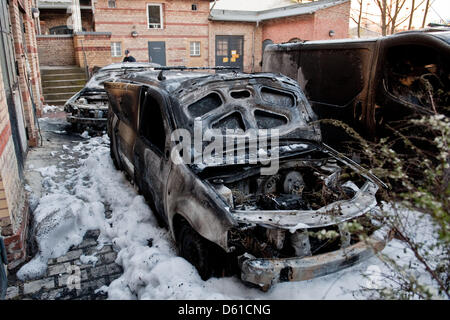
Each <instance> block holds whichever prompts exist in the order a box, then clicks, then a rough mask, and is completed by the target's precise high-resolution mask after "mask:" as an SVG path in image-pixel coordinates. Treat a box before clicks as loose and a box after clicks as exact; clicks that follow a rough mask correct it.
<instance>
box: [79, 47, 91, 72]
mask: <svg viewBox="0 0 450 320" xmlns="http://www.w3.org/2000/svg"><path fill="white" fill-rule="evenodd" d="M80 41H81V49H82V50H83V59H84V72H85V73H86V77H87V79H88V80H89V79H90V78H91V75H90V73H89V66H88V63H87V57H86V51H85V50H84V44H83V40H80Z"/></svg>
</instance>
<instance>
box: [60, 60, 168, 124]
mask: <svg viewBox="0 0 450 320" xmlns="http://www.w3.org/2000/svg"><path fill="white" fill-rule="evenodd" d="M155 66H159V64H156V63H140V62H132V63H130V62H127V63H113V64H110V65H108V66H106V67H103V68H101V69H99V70H98V71H97V72H96V73H95V74H94V75H93V76H92V77H91V79H89V81H88V82H87V83H86V85H85V86H84V88H83V89H81V90H80V91H79V92H78V93H76V94H75V95H73V96H72V97H71V98H70V99H69V100H67V102H66V103H65V105H64V111H66V112H67V113H68V115H67V121H68V122H69V123H71V124H72V127H73V129H74V130H76V131H77V130H78V129H79V128H80V127H93V128H97V129H101V128H104V127H106V119H107V112H108V97H107V96H106V92H105V89H104V88H103V83H104V82H105V81H111V80H113V79H115V78H116V77H118V76H121V75H124V74H126V73H129V72H138V71H145V70H149V69H152V68H154V67H155Z"/></svg>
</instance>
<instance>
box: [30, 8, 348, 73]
mask: <svg viewBox="0 0 450 320" xmlns="http://www.w3.org/2000/svg"><path fill="white" fill-rule="evenodd" d="M61 1H63V2H64V1H68V0H41V1H39V3H40V10H41V18H40V26H41V33H42V35H41V36H39V37H38V41H39V53H40V61H41V64H42V65H49V64H52V65H58V64H60V65H69V64H77V65H79V66H85V65H86V64H87V65H88V66H89V67H90V68H92V67H93V66H104V65H107V64H110V63H112V62H118V61H121V60H122V59H123V56H124V51H125V49H129V50H130V51H131V53H132V55H133V56H134V57H135V58H136V59H137V60H138V61H149V60H150V59H151V60H152V62H156V63H160V64H162V65H169V66H173V65H186V66H206V65H229V66H237V67H240V68H241V69H242V70H244V71H246V72H251V71H259V70H260V68H261V67H260V62H261V60H262V50H263V44H266V43H271V42H273V43H281V42H288V41H298V40H322V39H331V38H347V36H348V23H349V15H350V0H318V1H314V2H307V1H308V0H304V1H305V2H304V3H299V4H295V3H292V2H291V1H287V0H280V2H281V3H282V6H281V7H279V6H278V7H275V8H269V9H265V10H262V11H257V10H256V11H255V10H253V11H245V10H239V6H237V7H236V8H226V9H223V8H222V9H217V7H219V4H226V3H227V1H228V0H218V1H217V3H216V2H215V1H210V0H133V1H128V0H96V1H90V0H79V1H80V12H81V25H82V27H83V30H85V31H82V32H75V33H74V34H61V33H64V30H65V29H64V25H62V23H63V21H65V20H67V19H68V17H69V16H68V15H67V12H68V11H70V10H69V9H68V8H69V7H70V5H71V4H70V1H69V3H66V4H65V6H66V9H56V5H53V9H52V7H51V5H48V3H51V2H55V3H58V6H59V7H63V6H64V5H62V4H61ZM252 1H253V2H254V3H255V4H256V5H258V1H256V0H249V1H247V2H246V3H249V2H252ZM44 3H47V5H45V6H44ZM216 4H217V7H215V6H216ZM59 7H58V8H59ZM58 10H59V11H58ZM61 10H62V11H61ZM58 12H59V13H58ZM58 14H60V15H62V16H60V17H57V15H58ZM66 29H67V28H66ZM52 33H59V34H56V35H51V34H52ZM71 41H72V43H73V45H71ZM56 43H58V45H55V44H56ZM48 57H54V58H52V59H49V58H48Z"/></svg>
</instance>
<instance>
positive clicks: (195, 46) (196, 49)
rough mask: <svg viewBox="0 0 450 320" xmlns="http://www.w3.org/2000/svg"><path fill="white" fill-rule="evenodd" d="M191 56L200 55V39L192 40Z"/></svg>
mask: <svg viewBox="0 0 450 320" xmlns="http://www.w3.org/2000/svg"><path fill="white" fill-rule="evenodd" d="M190 53H191V57H200V41H192V42H191V47H190Z"/></svg>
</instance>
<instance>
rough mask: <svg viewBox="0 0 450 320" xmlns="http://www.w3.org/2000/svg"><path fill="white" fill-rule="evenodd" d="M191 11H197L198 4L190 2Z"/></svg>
mask: <svg viewBox="0 0 450 320" xmlns="http://www.w3.org/2000/svg"><path fill="white" fill-rule="evenodd" d="M191 11H198V4H197V3H192V4H191Z"/></svg>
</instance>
